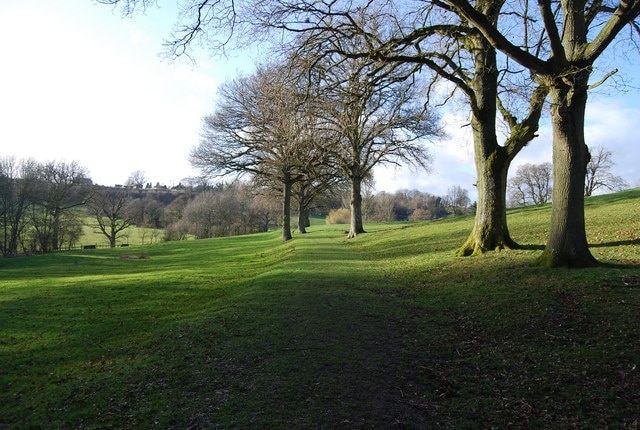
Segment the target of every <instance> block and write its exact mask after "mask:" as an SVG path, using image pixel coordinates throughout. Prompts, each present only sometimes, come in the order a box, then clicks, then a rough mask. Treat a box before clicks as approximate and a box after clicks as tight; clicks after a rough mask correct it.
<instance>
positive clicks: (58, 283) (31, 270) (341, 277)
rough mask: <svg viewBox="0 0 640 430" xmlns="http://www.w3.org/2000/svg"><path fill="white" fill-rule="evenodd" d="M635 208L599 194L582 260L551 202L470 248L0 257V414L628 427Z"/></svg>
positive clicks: (36, 421) (590, 203) (636, 198)
mask: <svg viewBox="0 0 640 430" xmlns="http://www.w3.org/2000/svg"><path fill="white" fill-rule="evenodd" d="M639 209H640V190H631V191H628V192H624V193H618V194H615V195H609V196H599V197H593V198H589V199H587V205H586V217H587V223H588V231H587V234H588V237H589V241H590V243H591V245H592V252H593V253H594V255H596V257H597V258H598V259H599V260H601V261H603V262H605V263H607V265H606V266H602V267H596V268H589V269H583V270H568V269H553V270H551V269H545V268H540V267H537V266H535V261H536V258H537V256H538V255H539V254H540V253H541V252H542V251H541V247H542V246H543V245H544V242H545V238H546V229H547V228H548V220H549V215H550V211H549V206H542V207H533V208H524V209H516V210H513V211H511V212H510V213H509V224H510V230H511V233H512V235H513V237H514V239H515V240H516V241H518V242H519V243H521V244H523V245H529V246H528V247H527V249H523V250H512V251H501V252H492V253H488V254H486V255H483V256H479V257H473V258H456V257H454V253H455V250H456V248H457V247H458V246H460V245H461V244H462V242H464V240H465V239H466V236H467V235H468V234H469V232H470V230H471V227H472V224H473V218H472V217H466V218H455V219H446V220H440V221H436V222H422V223H397V224H396V223H392V224H371V225H365V228H366V229H367V231H368V232H367V233H366V234H362V235H359V236H358V237H357V238H356V239H354V240H348V239H346V237H345V235H344V233H343V231H344V230H345V227H344V226H326V225H324V224H322V223H314V225H313V226H312V227H311V228H310V229H309V231H310V233H309V234H307V235H298V234H296V235H294V239H293V240H292V241H289V242H287V243H282V242H281V241H280V240H279V233H278V232H270V233H264V234H258V235H250V236H242V237H233V238H222V239H213V240H193V241H188V242H163V243H154V244H150V245H146V246H129V247H127V248H116V249H96V250H81V251H70V252H63V253H58V254H53V255H42V256H34V257H28V258H14V259H4V260H0V387H1V389H0V428H2V427H7V428H81V427H88V428H141V427H142V428H147V427H159V428H216V427H219V428H229V427H232V428H318V427H328V428H335V427H341V428H394V427H402V426H405V427H408V428H434V427H444V428H461V427H475V426H480V427H487V428H489V427H497V428H508V427H520V428H522V427H531V428H569V427H582V428H604V427H610V426H612V427H622V428H624V427H629V426H632V425H633V423H634V422H636V421H637V420H638V419H639V418H640V416H639V415H638V412H637V411H638V410H640V400H639V398H638V395H637V393H638V392H640V376H639V374H638V373H637V372H638V370H637V365H638V364H639V363H638V357H640V345H639V343H638V342H637V339H639V338H640V312H639V309H640V308H639V305H640V278H639V275H638V268H639V267H640V249H639V248H640V243H639V239H638V235H639V232H640V225H639V224H638V223H639V220H640V213H639ZM137 254H139V255H144V257H145V258H139V259H128V258H121V257H123V256H126V255H137Z"/></svg>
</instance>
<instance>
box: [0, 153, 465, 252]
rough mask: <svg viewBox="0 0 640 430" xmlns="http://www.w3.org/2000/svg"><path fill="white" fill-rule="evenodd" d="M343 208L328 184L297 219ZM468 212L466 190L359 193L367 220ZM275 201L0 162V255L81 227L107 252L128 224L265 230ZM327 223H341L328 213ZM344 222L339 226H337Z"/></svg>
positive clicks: (220, 187)
mask: <svg viewBox="0 0 640 430" xmlns="http://www.w3.org/2000/svg"><path fill="white" fill-rule="evenodd" d="M348 206H349V190H348V187H346V186H345V185H340V184H338V185H336V186H335V187H334V188H332V189H331V190H327V191H326V192H324V193H322V194H321V195H320V196H318V197H317V198H316V199H315V200H314V204H313V206H311V207H309V208H308V210H307V212H306V213H305V214H304V217H305V220H306V223H305V225H306V226H308V218H309V217H310V216H316V217H317V216H327V215H328V214H329V213H330V211H332V210H333V211H335V210H339V209H340V208H347V207H348ZM470 212H473V205H472V204H471V201H470V199H469V197H468V193H467V191H466V190H464V189H462V188H461V187H452V188H451V189H450V190H449V193H448V195H446V196H435V195H432V194H430V193H427V192H422V191H418V190H403V191H398V192H395V193H386V192H379V193H375V194H374V193H373V192H371V191H369V192H365V195H364V199H363V215H364V218H365V220H366V221H367V222H378V221H406V220H423V219H435V218H441V217H445V216H450V215H460V214H467V213H470ZM280 216H281V202H280V197H279V195H278V194H277V193H275V192H274V191H272V188H270V187H268V186H265V185H260V184H255V183H243V182H234V183H219V184H215V185H209V184H206V183H200V184H198V185H196V186H184V185H179V186H177V187H173V188H171V189H169V188H167V187H161V186H156V187H151V186H147V187H145V186H115V187H105V186H101V185H96V184H93V182H92V181H91V179H90V178H89V177H88V175H87V171H86V169H84V168H83V167H82V166H80V165H79V164H78V163H77V162H72V163H65V162H47V163H40V162H36V161H33V160H27V161H20V162H17V161H15V160H14V159H13V158H6V159H2V160H0V229H1V230H0V251H1V252H2V255H3V256H5V257H6V256H13V255H23V254H34V253H46V252H52V251H57V250H63V249H72V248H75V247H77V246H78V244H79V243H80V239H81V236H82V234H83V227H84V226H86V225H89V226H90V227H92V228H94V229H95V231H98V232H101V233H103V234H104V235H105V236H106V237H107V238H109V239H110V242H111V243H112V246H115V244H116V240H117V239H118V238H119V237H120V236H121V235H123V234H124V230H125V229H126V228H127V227H129V226H132V225H135V226H138V227H147V228H154V229H163V230H164V234H163V236H164V240H180V239H185V238H187V237H196V238H210V237H218V236H229V235H238V234H247V233H254V232H261V231H267V230H268V229H270V228H272V227H276V226H279V225H280V222H281V220H280V219H279V218H280ZM331 221H333V222H336V221H340V222H342V221H341V220H339V219H338V217H336V212H334V213H333V217H332V218H331ZM345 222H347V223H348V219H347V221H345Z"/></svg>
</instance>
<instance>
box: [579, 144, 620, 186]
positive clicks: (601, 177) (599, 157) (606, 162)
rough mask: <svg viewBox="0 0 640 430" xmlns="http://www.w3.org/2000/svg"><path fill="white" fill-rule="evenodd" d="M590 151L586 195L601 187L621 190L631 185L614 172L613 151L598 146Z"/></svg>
mask: <svg viewBox="0 0 640 430" xmlns="http://www.w3.org/2000/svg"><path fill="white" fill-rule="evenodd" d="M590 152H591V159H590V160H589V163H588V164H587V173H586V177H585V184H584V195H585V196H590V195H592V194H593V193H594V192H595V191H597V190H600V189H606V190H609V191H620V190H623V189H625V188H627V187H629V184H628V183H627V182H626V181H625V180H624V179H622V178H621V177H620V176H617V175H614V174H613V172H612V169H613V166H615V163H614V162H613V153H612V152H611V151H610V150H608V149H606V148H604V147H602V146H597V147H595V148H591V151H590Z"/></svg>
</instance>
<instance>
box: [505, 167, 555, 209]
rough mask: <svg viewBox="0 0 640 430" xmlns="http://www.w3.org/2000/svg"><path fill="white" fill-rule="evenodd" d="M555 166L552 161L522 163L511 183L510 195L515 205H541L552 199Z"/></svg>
mask: <svg viewBox="0 0 640 430" xmlns="http://www.w3.org/2000/svg"><path fill="white" fill-rule="evenodd" d="M552 177H553V166H552V165H551V163H542V164H530V163H526V164H522V165H520V166H518V169H517V170H516V174H515V176H514V177H513V178H512V179H511V182H510V184H509V196H510V201H511V204H512V205H513V206H526V205H532V204H533V205H539V204H543V203H548V202H549V201H551V195H552V191H553V187H552V185H551V184H552V183H553V178H552Z"/></svg>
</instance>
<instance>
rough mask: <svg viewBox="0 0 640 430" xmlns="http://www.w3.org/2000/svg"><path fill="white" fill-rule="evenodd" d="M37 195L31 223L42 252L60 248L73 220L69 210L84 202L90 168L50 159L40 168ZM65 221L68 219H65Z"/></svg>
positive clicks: (72, 226)
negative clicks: (66, 229) (66, 228)
mask: <svg viewBox="0 0 640 430" xmlns="http://www.w3.org/2000/svg"><path fill="white" fill-rule="evenodd" d="M37 181H38V186H37V190H36V191H37V194H36V198H35V201H34V204H33V205H32V210H31V223H32V225H33V227H34V229H35V233H36V236H37V240H38V242H39V245H40V249H41V251H43V252H49V251H57V250H58V249H60V247H61V245H62V240H63V237H64V236H65V234H68V233H69V232H68V231H65V226H67V227H69V228H77V226H78V224H77V223H75V222H71V218H72V215H73V214H71V213H70V212H69V211H70V209H72V208H74V207H78V206H81V205H83V204H84V202H85V200H86V197H87V194H88V192H89V188H90V185H91V180H90V179H88V176H87V170H86V169H85V168H84V167H82V166H81V165H80V164H78V163H77V162H71V163H65V162H54V161H51V162H48V163H45V164H42V165H39V166H38V168H37ZM65 221H66V222H65Z"/></svg>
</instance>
